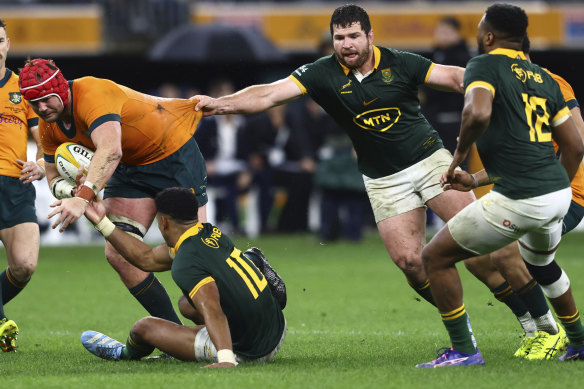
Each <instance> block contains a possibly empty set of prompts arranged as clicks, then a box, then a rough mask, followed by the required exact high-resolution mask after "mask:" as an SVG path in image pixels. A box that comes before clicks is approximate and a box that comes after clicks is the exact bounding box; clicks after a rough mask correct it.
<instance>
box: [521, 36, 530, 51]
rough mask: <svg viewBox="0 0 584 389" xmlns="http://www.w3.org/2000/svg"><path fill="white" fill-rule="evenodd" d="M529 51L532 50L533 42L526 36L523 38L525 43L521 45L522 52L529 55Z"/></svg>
mask: <svg viewBox="0 0 584 389" xmlns="http://www.w3.org/2000/svg"><path fill="white" fill-rule="evenodd" d="M529 50H531V42H530V41H529V36H528V35H527V34H525V36H524V37H523V43H522V44H521V51H523V52H524V53H525V54H529Z"/></svg>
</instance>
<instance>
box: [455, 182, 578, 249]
mask: <svg viewBox="0 0 584 389" xmlns="http://www.w3.org/2000/svg"><path fill="white" fill-rule="evenodd" d="M571 198H572V190H571V189H570V188H565V189H561V190H558V191H556V192H551V193H548V194H545V195H541V196H537V197H531V198H527V199H520V200H513V199H510V198H508V197H506V196H503V195H502V194H500V193H498V192H494V191H491V192H489V193H487V194H486V195H484V196H483V197H481V198H480V199H478V200H475V201H474V202H473V203H471V204H469V205H468V206H466V207H465V208H464V209H463V210H462V211H460V212H459V213H457V214H456V215H455V216H454V217H453V218H452V219H450V221H448V229H449V230H450V234H451V235H452V238H453V239H454V240H455V241H456V243H458V245H459V246H460V247H462V248H464V249H466V250H468V251H470V252H472V253H474V254H476V255H483V254H488V253H491V252H493V251H495V250H498V249H500V248H502V247H504V246H507V245H508V244H509V243H511V242H513V241H516V240H519V241H520V242H521V243H523V244H524V245H525V246H527V247H529V248H530V249H531V250H533V251H541V252H546V251H550V250H552V249H554V248H555V247H556V246H557V245H558V243H559V242H560V240H561V236H562V219H563V217H564V215H565V214H566V212H568V209H569V208H570V201H571Z"/></svg>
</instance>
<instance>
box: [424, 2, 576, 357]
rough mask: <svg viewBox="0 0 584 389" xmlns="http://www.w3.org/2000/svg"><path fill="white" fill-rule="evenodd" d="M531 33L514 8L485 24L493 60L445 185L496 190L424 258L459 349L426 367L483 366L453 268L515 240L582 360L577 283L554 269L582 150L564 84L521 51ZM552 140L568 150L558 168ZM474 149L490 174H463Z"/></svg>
mask: <svg viewBox="0 0 584 389" xmlns="http://www.w3.org/2000/svg"><path fill="white" fill-rule="evenodd" d="M527 25H528V18H527V15H526V14H525V11H524V10H523V9H521V8H519V7H517V6H514V5H510V4H494V5H492V6H490V7H489V8H488V9H487V10H486V12H485V14H484V16H483V18H482V19H481V21H480V23H479V27H478V34H477V42H478V44H479V51H480V52H482V53H487V54H485V55H481V56H479V57H476V58H474V59H472V60H471V61H469V63H468V65H467V69H466V73H465V76H464V84H465V104H464V109H463V112H462V125H461V130H460V137H459V141H458V145H457V148H456V151H455V153H454V159H453V161H452V164H451V166H450V168H449V169H448V172H447V173H445V174H444V175H443V177H442V179H441V182H442V184H443V185H444V186H445V188H446V189H457V190H470V189H472V188H474V187H476V186H477V185H484V184H487V183H490V182H493V183H494V187H493V190H492V191H491V192H490V193H488V194H486V195H485V196H483V197H482V198H481V199H479V200H477V201H475V202H474V203H473V204H471V205H469V206H468V207H466V208H465V209H464V210H462V211H461V212H460V213H458V214H457V215H456V216H454V217H453V218H452V219H451V220H450V221H449V222H448V223H447V225H446V226H445V227H444V228H442V229H441V230H440V231H439V232H438V233H437V234H436V235H435V236H434V238H433V239H432V240H431V241H430V243H428V245H426V247H425V248H424V250H423V251H422V259H423V262H424V267H425V269H426V272H427V274H428V277H429V279H430V288H431V290H432V294H433V296H434V298H435V302H436V305H437V307H438V309H439V311H440V315H441V317H442V320H443V323H444V325H445V327H446V329H447V331H448V333H449V335H450V340H451V342H452V347H451V348H448V349H446V350H444V351H443V352H441V353H439V355H438V358H437V359H435V360H433V361H431V362H428V363H422V364H419V365H418V366H419V367H440V366H456V365H459V366H468V365H477V364H484V360H483V357H482V355H481V353H480V352H479V350H478V348H476V345H475V344H474V343H473V338H472V334H471V332H470V331H469V328H468V326H467V323H468V315H467V313H466V310H465V306H464V304H463V301H462V285H461V282H460V278H459V276H458V272H457V270H456V267H455V263H456V262H458V261H461V260H464V259H466V258H469V257H472V256H476V255H483V254H487V253H490V252H493V251H495V250H498V249H500V248H503V247H505V246H507V245H509V244H510V243H512V242H514V241H518V242H519V250H520V252H521V256H522V258H523V259H524V260H525V262H527V263H528V266H529V269H530V272H531V274H533V276H534V278H535V280H536V281H537V282H538V283H540V284H541V285H542V289H543V290H544V293H545V294H546V296H547V297H548V299H549V301H550V303H551V304H552V306H553V308H554V310H555V312H556V315H557V316H558V318H559V319H560V321H561V323H562V325H563V327H564V329H565V331H566V333H567V336H568V339H569V341H570V345H569V347H568V352H567V354H566V355H564V356H562V357H560V360H572V359H584V327H583V326H582V323H581V320H580V314H579V312H578V309H577V308H576V305H575V302H574V298H573V296H572V292H571V289H570V281H569V279H568V277H567V275H566V274H565V272H563V271H562V269H561V268H559V266H557V265H555V267H554V266H553V265H552V267H551V268H550V266H548V265H550V264H555V262H554V255H555V251H556V249H557V247H558V244H559V242H560V239H561V234H562V218H563V217H564V215H565V214H566V212H567V211H568V208H569V207H570V201H571V194H572V192H571V190H570V181H571V179H572V178H573V177H574V175H575V173H576V171H577V169H578V166H579V165H580V163H581V161H582V156H583V155H584V144H583V143H582V138H581V137H580V134H579V133H578V130H577V128H576V124H575V122H574V120H573V119H572V117H571V115H570V111H569V109H568V107H567V106H566V103H565V100H564V97H563V95H562V92H561V91H560V87H559V86H558V83H557V82H556V81H555V80H554V79H553V78H552V77H551V76H550V75H549V74H548V73H547V72H546V71H545V70H544V69H542V68H540V67H539V66H537V65H535V64H532V63H531V62H529V61H527V59H526V57H525V55H524V53H523V52H522V51H521V45H522V42H523V38H524V37H525V35H526V32H527ZM552 137H553V140H555V141H556V143H557V144H558V146H559V147H560V149H561V150H562V152H561V155H560V159H559V160H558V159H556V155H555V151H554V146H553V143H552ZM475 141H476V143H477V149H478V152H479V155H480V157H481V160H482V162H483V163H484V166H485V170H483V171H481V172H479V174H477V175H475V176H473V175H471V174H469V173H467V172H464V171H460V170H455V169H456V167H457V166H458V164H459V163H460V162H461V161H462V160H464V158H465V157H466V155H467V154H468V152H469V150H470V147H471V146H472V144H473V143H474V142H475ZM556 274H557V275H558V277H555V276H556ZM551 277H554V278H555V281H553V282H551V283H550V282H549V281H550V278H551Z"/></svg>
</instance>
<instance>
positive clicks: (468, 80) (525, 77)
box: [464, 49, 570, 199]
mask: <svg viewBox="0 0 584 389" xmlns="http://www.w3.org/2000/svg"><path fill="white" fill-rule="evenodd" d="M464 86H465V90H466V93H468V91H469V90H471V89H473V88H475V87H481V88H486V89H488V90H490V91H491V93H492V94H493V96H494V99H493V110H492V114H491V119H490V122H489V127H488V128H487V130H486V131H485V133H484V134H483V135H482V136H481V137H480V138H479V139H478V140H477V142H476V144H477V149H478V152H479V155H480V157H481V160H482V162H483V164H484V166H485V170H486V171H487V173H488V174H489V177H490V178H491V180H494V183H495V185H494V187H493V190H494V191H497V192H499V193H501V194H503V195H505V196H507V197H509V198H512V199H524V198H529V197H535V196H540V195H544V194H547V193H551V192H554V191H557V190H560V189H563V188H567V187H569V186H570V181H569V180H568V175H567V173H566V170H565V169H564V167H563V166H562V165H561V163H560V162H559V161H558V159H557V158H556V155H555V152H554V146H553V143H552V133H551V130H552V126H555V125H559V124H561V123H562V122H563V121H564V120H566V119H567V118H568V115H569V114H570V112H569V109H568V107H567V106H566V102H565V99H564V97H563V95H562V92H561V90H560V87H559V86H558V83H557V82H556V81H555V80H554V79H553V78H552V77H551V76H550V75H549V74H548V73H547V72H546V71H545V70H544V69H542V68H540V67H539V66H537V65H535V64H533V63H531V62H529V61H527V60H526V59H525V55H524V54H523V52H521V51H515V50H509V49H496V50H494V51H491V52H490V53H489V54H485V55H481V56H478V57H476V58H473V59H471V60H470V61H469V63H468V65H467V68H466V71H465V74H464Z"/></svg>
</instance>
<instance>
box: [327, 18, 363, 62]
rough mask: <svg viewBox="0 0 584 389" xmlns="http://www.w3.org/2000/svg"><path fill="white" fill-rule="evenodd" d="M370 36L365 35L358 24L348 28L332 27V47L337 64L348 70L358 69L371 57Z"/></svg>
mask: <svg viewBox="0 0 584 389" xmlns="http://www.w3.org/2000/svg"><path fill="white" fill-rule="evenodd" d="M369 35H371V32H370V34H365V32H364V31H363V30H362V29H361V24H360V23H353V24H351V25H350V26H349V27H341V26H334V29H333V45H334V48H335V55H336V57H337V59H338V60H339V62H340V63H341V64H343V65H344V66H346V67H347V68H349V69H359V68H361V66H363V65H364V64H365V63H366V62H367V61H368V60H369V59H370V57H371V39H370V36H369Z"/></svg>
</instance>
